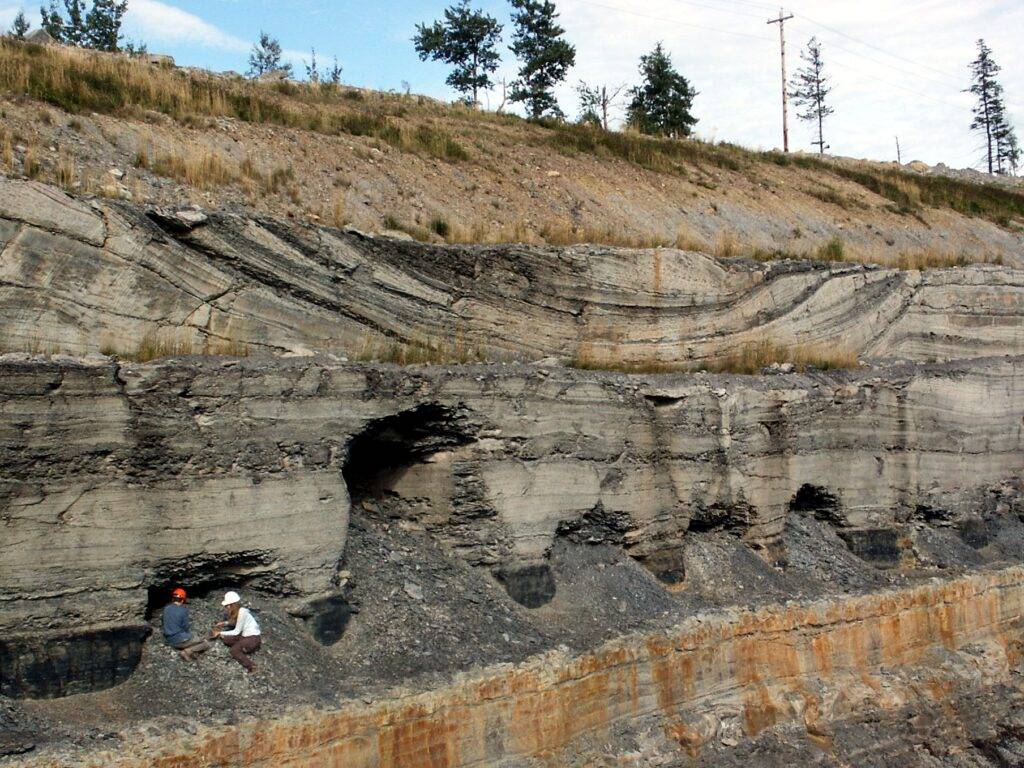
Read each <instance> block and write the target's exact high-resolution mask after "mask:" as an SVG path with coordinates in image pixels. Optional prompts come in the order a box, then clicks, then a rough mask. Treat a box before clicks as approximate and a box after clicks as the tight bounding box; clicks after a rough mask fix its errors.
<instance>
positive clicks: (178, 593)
mask: <svg viewBox="0 0 1024 768" xmlns="http://www.w3.org/2000/svg"><path fill="white" fill-rule="evenodd" d="M185 599H186V595H185V590H184V589H182V588H181V587H178V588H177V589H175V590H174V591H173V592H171V602H170V604H169V605H168V606H167V607H166V608H164V616H163V630H164V641H165V642H166V643H167V644H168V645H169V646H171V647H172V648H174V649H176V650H178V651H180V652H181V658H183V659H185V660H187V661H191V660H193V659H194V658H195V657H196V656H198V655H199V654H200V653H203V652H205V651H207V650H209V648H210V644H209V643H208V642H207V641H206V640H197V639H196V638H195V637H193V636H192V631H191V620H190V619H189V615H188V608H186V607H185Z"/></svg>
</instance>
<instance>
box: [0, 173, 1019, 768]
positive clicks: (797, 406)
mask: <svg viewBox="0 0 1024 768" xmlns="http://www.w3.org/2000/svg"><path fill="white" fill-rule="evenodd" d="M1011 261H1012V260H1011ZM765 341H767V342H770V343H771V344H773V345H776V346H779V347H784V348H790V349H797V348H799V349H804V350H806V349H818V350H825V351H826V352H829V351H836V350H842V351H843V352H844V353H845V354H847V355H848V356H856V357H859V358H861V359H863V360H867V361H869V362H872V363H873V364H874V365H875V367H866V366H865V367H859V368H856V369H851V370H837V371H831V372H823V371H820V370H816V369H813V368H811V369H809V370H808V372H807V373H782V371H783V370H787V369H784V368H781V367H775V368H774V369H769V371H772V370H773V371H776V373H774V374H772V375H754V376H732V375H709V374H703V373H672V374H667V373H658V374H643V375H624V374H619V373H611V372H607V371H606V372H601V371H594V370H582V369H583V368H587V367H594V368H601V367H605V368H608V367H611V368H614V367H616V366H619V367H627V368H629V367H631V366H635V367H636V368H638V369H643V368H644V367H645V366H647V367H648V369H653V370H661V368H660V367H659V366H660V365H661V364H671V365H680V366H696V365H699V364H701V363H707V362H709V361H714V360H719V359H721V358H723V357H725V356H728V355H730V354H733V353H734V352H735V351H736V350H738V349H744V348H746V347H747V346H748V345H750V344H755V343H760V342H765ZM1022 342H1024V272H1021V271H1018V270H1015V269H1012V268H1007V267H995V266H975V267H970V268H958V269H949V270H930V271H925V272H918V271H898V270H892V269H880V268H876V267H867V266H862V265H853V264H846V263H837V264H832V265H825V264H821V263H811V262H798V261H784V262H774V263H757V262H753V261H740V260H717V259H714V258H710V257H708V256H704V255H701V254H697V253H690V252H684V251H677V250H670V249H659V250H613V249H607V248H594V247H582V246H580V247H572V248H566V249H553V248H537V247H526V246H500V247H499V246H464V247H441V246H428V245H422V244H416V243H410V242H404V241H399V240H392V239H385V238H375V237H369V236H366V235H364V234H361V233H359V232H356V231H351V230H350V231H340V230H337V229H328V228H317V227H312V226H297V225H286V224H283V223H282V222H280V221H276V220H272V219H265V218H254V217H252V216H246V215H242V214H239V213H226V212H221V213H217V214H209V215H207V214H205V213H202V212H200V211H198V210H196V209H177V208H170V209H154V208H149V209H147V208H143V207H140V206H133V205H130V204H128V203H113V202H110V201H93V202H81V201H78V200H75V199H73V198H70V197H68V196H66V195H64V194H63V193H61V192H59V191H56V190H54V189H53V188H50V187H46V186H43V185H40V184H35V183H31V182H13V181H0V345H2V347H3V348H4V349H8V350H10V353H9V354H0V529H2V531H3V536H2V537H0V605H2V606H3V609H2V610H0V760H2V759H3V756H4V755H5V754H14V753H17V752H19V751H24V750H26V749H31V748H33V745H36V744H39V745H41V746H45V748H44V749H42V750H41V754H40V755H39V757H38V759H37V760H35V761H34V762H33V763H32V764H33V765H40V766H41V765H65V764H67V765H71V764H76V765H81V764H96V765H124V766H134V765H139V766H141V765H143V764H157V765H162V766H164V768H172V767H174V766H177V767H179V768H185V767H186V766H193V765H195V766H201V765H208V764H213V763H216V764H224V765H236V766H254V767H255V766H259V767H261V768H262V767H263V766H266V767H267V768H269V766H272V765H273V766H276V765H292V766H296V768H301V767H303V766H314V765H346V766H348V765H355V766H359V765H367V766H391V765H393V766H403V768H404V767H405V766H417V765H423V766H427V765H430V766H453V767H454V766H464V765H465V766H469V765H490V764H502V765H528V766H534V765H540V764H549V765H577V764H578V765H590V764H594V762H595V760H597V759H598V756H600V755H605V756H606V757H607V758H608V764H609V765H637V766H640V765H643V766H646V765H699V764H707V765H744V764H746V765H749V764H752V761H753V764H757V761H758V760H761V763H764V762H765V761H766V760H767V759H768V758H766V757H765V755H771V759H772V760H776V762H779V763H784V764H804V763H808V762H810V761H812V759H817V758H814V757H813V756H811V755H810V754H809V752H808V750H811V751H812V752H813V751H814V750H817V752H815V754H818V753H824V754H825V755H827V756H828V759H832V760H834V761H838V762H844V761H845V762H847V763H858V762H859V763H864V762H870V761H871V760H876V759H877V761H879V762H880V763H887V764H897V763H899V764H907V765H921V766H928V767H929V768H932V766H935V765H939V764H941V765H948V764H957V763H956V760H961V758H963V759H962V760H961V764H963V765H964V766H972V768H976V766H983V765H986V763H984V762H979V761H981V760H984V759H987V758H985V756H986V755H991V754H997V755H1000V756H1001V757H1000V758H999V759H1001V760H1003V761H1004V763H1005V764H1013V762H1012V761H1013V760H1017V759H1024V738H1018V735H1019V734H1024V723H1021V722H1018V721H1017V720H1015V719H1014V715H1013V710H1014V708H1015V707H1018V705H1019V704H1020V702H1021V695H1020V692H1019V690H1018V687H1019V683H1020V678H1019V674H1018V673H1019V662H1020V657H1019V646H1020V641H1021V638H1020V627H1021V610H1022V609H1021V573H1020V570H1019V568H1017V567H1016V566H1017V565H1018V564H1019V563H1020V561H1021V559H1022V558H1024V522H1022V521H1024V496H1022V493H1021V491H1022V486H1021V481H1020V476H1021V472H1022V471H1024V430H1022V422H1021V418H1022V414H1024V406H1022V403H1024V358H1022V357H1020V355H1021V354H1022V349H1024V343H1022ZM394 344H398V345H406V346H408V347H412V348H418V349H421V350H422V349H428V350H429V351H430V355H428V357H430V358H431V359H441V360H465V359H466V358H475V357H481V358H485V359H498V360H505V361H506V362H504V363H502V362H497V363H494V362H491V363H480V364H461V363H460V364H456V363H454V362H452V363H443V364H440V365H438V364H435V365H426V366H418V365H417V366H404V367H403V366H396V365H389V364H384V363H378V362H375V363H356V362H349V360H348V359H346V358H345V357H343V355H348V356H352V353H356V354H358V355H360V356H362V357H373V356H374V355H378V356H380V357H385V358H386V357H387V356H388V355H387V352H386V349H385V348H386V347H387V346H388V345H394ZM100 350H105V351H106V352H108V353H109V352H114V353H117V354H96V353H97V352H98V351H100ZM382 350H385V351H384V352H383V353H382ZM2 351H3V350H2V349H0V352H2ZM147 351H148V352H147ZM189 351H196V352H202V353H204V354H202V355H191V354H187V352H189ZM223 351H227V352H230V353H232V354H238V353H240V352H248V353H255V354H253V355H252V356H251V357H237V356H236V357H217V356H213V355H214V354H215V353H217V352H223ZM39 352H44V353H47V354H39ZM64 353H73V354H74V355H77V357H72V356H67V355H66V354H64ZM431 356H432V357H431ZM149 357H155V358H157V360H156V361H155V362H129V360H130V359H140V358H149ZM542 358H547V359H542ZM552 358H562V359H570V358H571V359H573V360H574V361H575V363H576V367H564V365H563V364H562V362H561V361H560V360H557V359H552ZM511 360H516V361H520V362H509V361H511ZM522 361H535V362H522ZM762 373H764V372H762ZM935 576H942V577H944V579H943V580H942V581H938V582H936V581H928V579H929V578H930V577H935ZM179 584H186V585H187V586H188V589H189V591H190V596H191V598H190V600H191V602H190V605H191V607H192V609H193V611H194V612H195V613H196V616H197V624H196V627H197V633H198V632H201V631H202V628H203V627H205V626H206V622H212V621H213V620H215V619H216V618H217V616H218V611H219V604H218V602H217V599H216V594H217V593H219V592H220V591H222V590H224V589H241V590H243V593H244V595H245V596H246V600H247V602H248V603H249V604H250V605H254V606H255V608H256V610H257V611H258V612H259V614H260V621H261V624H262V625H263V626H264V628H265V632H266V635H267V653H266V654H265V655H264V656H262V657H261V658H260V665H261V667H262V668H263V669H262V671H263V672H264V675H265V677H262V678H258V679H257V680H256V682H254V683H249V684H248V685H249V686H250V687H249V688H246V689H244V690H243V689H241V688H239V685H240V684H239V682H238V680H237V676H232V673H236V672H237V673H239V674H240V672H239V671H238V670H237V669H236V668H235V667H233V666H229V665H225V664H221V663H219V662H218V661H217V654H216V652H214V653H211V654H209V656H207V657H206V659H204V661H203V662H202V663H201V665H200V666H196V667H191V666H185V665H183V664H178V661H179V660H178V659H176V658H175V657H174V654H173V652H172V651H170V650H169V649H168V648H167V647H166V646H164V645H161V644H160V642H159V637H158V636H157V637H153V636H152V633H153V631H154V629H155V628H156V627H157V626H158V624H157V622H158V620H159V613H160V610H161V609H162V607H163V605H164V604H165V602H166V599H167V595H168V592H169V590H170V589H171V588H172V587H173V586H177V585H179ZM851 593H855V594H851ZM790 600H796V601H797V602H795V603H793V602H786V601H790ZM783 603H785V604H783ZM200 620H201V623H200ZM567 649H568V650H567ZM470 670H471V671H470ZM396 685H403V686H406V687H404V688H395V686H396ZM154 691H164V692H165V695H164V696H162V697H161V696H155V695H154ZM240 692H241V693H240ZM225 701H230V702H231V703H230V704H227V705H225V703H224V702H225ZM965 702H967V703H965ZM300 704H301V705H302V706H304V707H307V709H303V710H302V711H300V712H296V711H292V710H293V708H294V707H296V706H298V705H300ZM224 717H227V718H230V721H229V722H225V720H224ZM175 718H182V719H183V720H184V724H182V723H181V722H180V721H175ZM218 718H220V719H218ZM240 719H241V720H240ZM168 722H171V723H174V722H178V726H180V727H178V726H173V727H171V726H168V727H169V728H171V729H172V730H175V732H176V735H174V736H173V737H168V738H164V739H160V742H161V743H160V745H159V749H160V750H162V751H163V753H164V754H163V755H162V756H161V757H159V758H154V757H153V752H154V751H155V750H157V749H158V747H156V746H155V745H154V743H153V740H151V739H148V738H147V739H146V740H145V741H144V742H143V743H142V744H139V743H138V739H137V738H135V737H134V736H133V734H134V735H135V736H137V731H133V730H132V729H133V728H136V726H138V725H139V724H140V723H146V724H147V725H144V726H143V727H144V728H149V727H150V725H151V724H154V723H157V724H163V725H160V726H159V727H160V728H163V727H164V725H166V724H167V723H168ZM108 723H109V725H108ZM197 723H203V724H205V726H208V728H204V730H201V731H199V732H198V733H197V728H196V724H197ZM108 727H109V728H115V729H120V730H119V731H117V732H115V731H110V732H108V731H106V730H104V729H107V728H108ZM153 727H157V726H155V725H154V726H153ZM871 729H875V730H874V731H872V730H871ZM901 729H902V730H901ZM182 730H184V731H187V732H188V734H189V735H187V736H186V735H185V734H183V733H182V732H181V731H182ZM95 733H102V734H103V735H102V736H101V737H96V736H94V734H95ZM923 733H927V734H929V735H928V736H927V743H928V750H927V751H928V754H929V755H930V757H927V758H925V757H921V751H920V750H918V749H917V745H918V744H920V743H921V741H920V739H923V738H924V736H922V735H921V734H923ZM12 734H13V735H12ZM96 738H102V739H104V740H110V741H112V742H116V743H118V744H119V745H120V746H119V747H118V749H117V750H116V751H117V754H116V755H115V754H112V753H110V752H108V751H107V752H105V751H104V750H103V749H99V748H97V746H96V743H95V739H96ZM68 745H70V746H68ZM65 747H67V750H68V751H63V752H62V750H63V749H64V748H65ZM819 757H820V755H819ZM933 757H934V760H933V759H932V758H933ZM14 759H15V760H20V758H14ZM930 760H931V762H929V761H930ZM951 761H952V762H951ZM1008 761H1009V762H1008Z"/></svg>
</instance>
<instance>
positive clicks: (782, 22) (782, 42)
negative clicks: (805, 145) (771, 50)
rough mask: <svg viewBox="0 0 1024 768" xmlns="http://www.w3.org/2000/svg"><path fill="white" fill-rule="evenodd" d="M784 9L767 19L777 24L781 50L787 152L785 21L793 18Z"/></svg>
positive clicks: (785, 145)
mask: <svg viewBox="0 0 1024 768" xmlns="http://www.w3.org/2000/svg"><path fill="white" fill-rule="evenodd" d="M783 13H784V11H783V10H782V9H781V8H779V18H777V19H769V20H768V23H769V24H778V25H779V49H780V50H781V52H782V151H783V152H789V119H788V117H787V115H786V102H787V101H788V98H787V95H786V22H787V21H789V20H790V19H792V18H793V14H792V13H791V14H789V16H783V15H782V14H783Z"/></svg>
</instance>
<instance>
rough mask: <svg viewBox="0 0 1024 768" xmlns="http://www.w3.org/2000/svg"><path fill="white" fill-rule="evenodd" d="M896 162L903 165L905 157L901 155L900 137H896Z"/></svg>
mask: <svg viewBox="0 0 1024 768" xmlns="http://www.w3.org/2000/svg"><path fill="white" fill-rule="evenodd" d="M896 162H897V163H899V164H900V165H903V155H902V154H901V153H900V137H899V136H897V137H896Z"/></svg>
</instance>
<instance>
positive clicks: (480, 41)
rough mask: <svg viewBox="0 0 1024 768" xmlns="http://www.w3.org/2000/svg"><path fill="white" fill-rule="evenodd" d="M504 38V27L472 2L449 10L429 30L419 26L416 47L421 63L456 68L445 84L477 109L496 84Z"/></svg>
mask: <svg viewBox="0 0 1024 768" xmlns="http://www.w3.org/2000/svg"><path fill="white" fill-rule="evenodd" d="M500 39H501V24H499V23H498V21H497V20H496V19H494V18H493V17H491V16H488V15H487V14H486V13H484V12H483V11H482V10H474V9H472V8H470V6H469V0H460V2H459V3H458V4H457V5H453V6H450V7H449V8H446V9H445V12H444V21H443V22H441V21H435V22H434V23H433V24H432V25H430V26H429V27H428V26H427V25H426V24H417V25H416V35H415V36H414V37H413V44H414V45H415V46H416V53H418V54H419V57H420V59H421V60H423V61H426V60H427V59H432V60H434V61H443V62H444V63H446V64H450V65H451V66H452V71H451V74H449V75H448V79H447V80H446V81H445V82H447V83H448V85H449V86H450V87H452V88H454V89H455V90H456V91H458V92H459V93H461V94H462V95H463V98H464V99H465V100H466V101H467V102H468V103H470V104H472V105H473V106H477V105H478V104H479V103H480V98H479V96H480V91H482V90H488V89H489V88H490V87H491V86H492V85H493V83H492V82H491V75H492V74H493V73H494V72H495V70H497V68H498V63H499V62H500V61H501V56H500V54H499V53H498V51H497V50H496V47H497V44H498V41H499V40H500Z"/></svg>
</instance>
